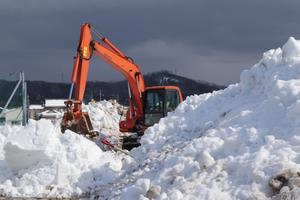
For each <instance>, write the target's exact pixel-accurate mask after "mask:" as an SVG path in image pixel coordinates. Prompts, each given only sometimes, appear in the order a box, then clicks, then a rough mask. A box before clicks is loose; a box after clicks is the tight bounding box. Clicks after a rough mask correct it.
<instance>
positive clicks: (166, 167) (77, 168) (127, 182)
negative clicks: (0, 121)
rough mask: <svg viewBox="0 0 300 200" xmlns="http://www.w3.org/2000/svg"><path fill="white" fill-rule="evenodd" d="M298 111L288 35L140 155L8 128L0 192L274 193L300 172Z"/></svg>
mask: <svg viewBox="0 0 300 200" xmlns="http://www.w3.org/2000/svg"><path fill="white" fill-rule="evenodd" d="M89 106H90V107H89V108H87V110H89V112H90V113H93V112H94V114H92V115H93V116H92V118H93V119H92V121H93V125H94V126H95V128H98V129H102V130H103V132H105V128H103V127H106V126H107V128H108V129H110V130H113V131H112V132H114V130H117V124H118V120H117V117H116V120H108V121H107V119H108V117H109V116H111V115H114V114H111V113H109V112H103V114H102V115H101V116H100V114H99V113H100V111H97V109H98V110H101V109H105V108H107V107H109V106H107V105H106V104H105V103H104V104H103V105H102V103H101V105H100V104H98V105H97V106H95V105H89ZM96 108H97V109H96ZM93 109H96V110H94V111H93ZM98 115H99V116H98ZM107 115H109V116H107ZM299 115H300V41H296V40H295V39H294V38H290V39H289V40H288V42H287V43H286V44H285V45H284V46H283V47H282V48H278V49H274V50H270V51H268V52H266V53H264V55H263V58H262V59H261V60H260V61H259V62H258V63H257V64H256V65H254V66H253V67H252V68H251V69H250V70H246V71H244V72H243V73H242V74H241V81H240V83H238V84H234V85H230V86H229V87H228V88H226V89H225V90H221V91H217V92H214V93H211V94H204V95H195V96H190V97H188V98H187V99H186V100H185V101H184V102H183V103H182V104H180V106H179V107H178V108H177V109H176V110H175V111H174V112H172V113H169V114H168V116H167V117H166V118H164V119H162V120H160V122H159V123H158V124H156V125H154V126H153V127H151V128H149V129H148V130H147V131H146V133H145V135H144V136H143V137H142V140H141V142H142V146H140V147H139V148H136V149H134V150H132V151H131V152H130V153H131V156H132V157H129V156H126V155H119V154H114V153H112V152H103V151H101V149H99V147H98V146H97V145H95V144H94V143H92V142H90V141H89V140H87V139H85V138H83V137H82V136H79V135H76V134H75V133H72V132H70V131H67V132H66V133H65V134H63V135H62V134H61V133H59V130H58V129H57V128H56V126H54V125H52V124H51V123H50V122H48V121H46V120H41V121H38V122H35V121H31V122H30V124H29V125H28V126H27V127H25V128H22V127H18V126H13V127H9V126H3V127H0V194H4V195H14V196H51V197H54V196H78V195H84V194H87V193H92V194H93V195H97V196H99V198H100V199H170V200H176V199H268V198H271V197H272V195H274V193H273V192H272V191H271V189H270V187H269V186H268V183H269V180H270V179H271V178H272V177H273V176H276V175H277V174H279V173H281V172H283V171H285V170H291V171H292V172H293V173H294V174H296V172H297V171H298V170H300V169H299V168H300V165H299V164H298V163H299V162H300V136H299V131H300V119H299ZM116 116H117V115H116ZM99 120H100V121H99ZM103 120H104V121H103ZM105 121H106V122H105ZM97 123H98V125H97ZM104 124H105V125H104ZM112 127H113V128H112ZM112 132H107V133H108V134H109V133H112ZM285 189H288V188H285ZM293 191H295V193H294V194H297V191H298V190H297V189H294V190H293Z"/></svg>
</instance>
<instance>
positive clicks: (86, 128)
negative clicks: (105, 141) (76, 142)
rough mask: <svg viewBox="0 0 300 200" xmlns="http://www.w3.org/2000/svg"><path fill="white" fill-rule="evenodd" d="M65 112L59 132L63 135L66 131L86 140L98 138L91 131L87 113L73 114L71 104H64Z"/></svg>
mask: <svg viewBox="0 0 300 200" xmlns="http://www.w3.org/2000/svg"><path fill="white" fill-rule="evenodd" d="M66 106H67V111H66V112H65V113H64V116H63V119H62V122H61V131H62V132H63V133H64V132H65V131H66V130H67V129H68V130H71V131H73V132H75V133H78V134H80V135H83V136H85V137H87V138H91V139H92V138H94V137H96V136H98V134H97V132H96V131H94V130H93V125H92V122H91V119H90V117H89V115H88V113H87V112H78V113H73V108H72V103H70V102H66Z"/></svg>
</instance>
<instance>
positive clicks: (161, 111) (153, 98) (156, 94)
mask: <svg viewBox="0 0 300 200" xmlns="http://www.w3.org/2000/svg"><path fill="white" fill-rule="evenodd" d="M144 101H145V102H144V124H145V126H152V125H153V124H155V123H157V122H158V121H159V120H160V119H161V118H163V117H165V116H166V115H167V113H168V112H171V111H173V110H175V109H176V107H177V106H178V105H179V103H180V102H181V101H182V95H181V92H180V90H179V88H178V87H175V86H158V87H148V88H146V91H145V97H144Z"/></svg>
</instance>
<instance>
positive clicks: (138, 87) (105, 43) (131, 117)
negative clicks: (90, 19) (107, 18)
mask: <svg viewBox="0 0 300 200" xmlns="http://www.w3.org/2000/svg"><path fill="white" fill-rule="evenodd" d="M92 32H95V34H96V35H97V36H98V38H99V39H100V40H99V41H97V40H94V39H93V37H92ZM94 54H95V55H97V56H98V57H99V58H101V59H102V60H104V61H106V62H107V63H108V64H109V65H111V66H112V67H113V68H114V69H115V70H117V71H119V72H120V73H121V74H122V75H123V76H124V78H125V79H126V80H127V81H128V88H129V103H130V108H129V110H128V111H127V113H126V121H121V122H120V130H121V131H123V132H127V131H132V130H134V129H135V125H136V121H137V120H139V119H141V118H142V117H143V95H144V92H145V83H144V77H143V75H142V74H141V72H140V70H139V67H138V66H137V65H136V64H135V63H134V62H133V60H132V59H130V58H129V57H127V56H126V55H125V54H124V53H122V52H121V51H120V50H119V49H118V48H117V47H116V46H115V45H113V44H112V43H111V42H110V41H109V40H108V39H107V38H105V37H103V36H102V35H101V34H99V33H98V32H96V31H95V30H94V29H93V28H92V27H91V25H90V24H87V23H85V24H83V25H82V26H81V32H80V38H79V43H78V48H77V53H76V56H75V58H74V67H73V73H72V80H71V81H72V85H71V89H70V94H69V99H71V97H72V93H73V88H74V87H75V96H74V100H69V101H68V102H66V105H67V112H66V113H65V115H64V117H63V121H62V130H65V129H68V127H67V126H71V125H70V124H72V126H74V124H75V125H76V123H79V121H85V122H86V121H88V122H87V124H89V125H88V126H90V127H88V128H87V129H88V131H91V130H89V129H91V123H90V122H89V119H87V120H86V119H85V120H82V118H86V116H88V115H87V114H85V115H84V114H83V112H82V108H81V106H82V101H83V98H84V93H85V89H86V83H87V77H88V72H89V65H90V59H91V58H92V56H93V55H94ZM81 126H82V125H81ZM71 129H72V128H71ZM76 131H77V132H78V128H76ZM79 132H80V131H79ZM84 134H86V133H84Z"/></svg>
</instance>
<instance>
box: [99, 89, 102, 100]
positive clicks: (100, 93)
mask: <svg viewBox="0 0 300 200" xmlns="http://www.w3.org/2000/svg"><path fill="white" fill-rule="evenodd" d="M101 97H102V90H101V89H100V90H99V101H101V100H102V99H101Z"/></svg>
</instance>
